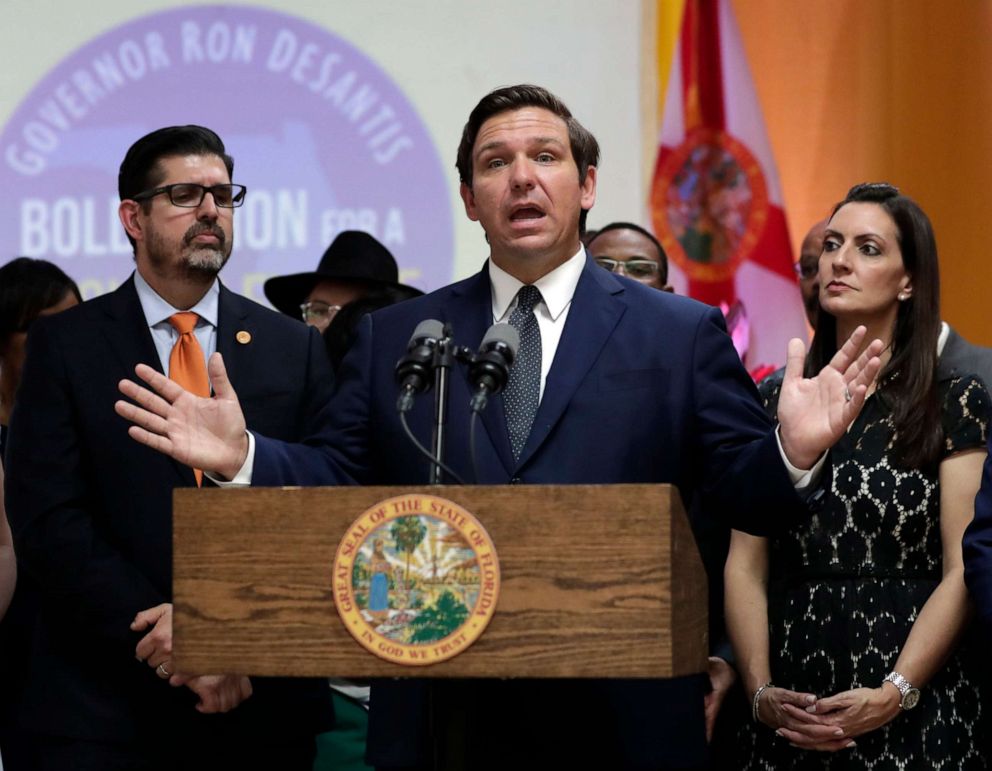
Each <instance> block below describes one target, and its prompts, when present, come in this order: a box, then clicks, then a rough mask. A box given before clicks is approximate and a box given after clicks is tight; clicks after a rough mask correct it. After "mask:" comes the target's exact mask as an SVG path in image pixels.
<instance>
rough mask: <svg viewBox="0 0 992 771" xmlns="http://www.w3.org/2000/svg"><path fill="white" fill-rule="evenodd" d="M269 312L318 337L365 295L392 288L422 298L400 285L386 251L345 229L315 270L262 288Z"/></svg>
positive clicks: (372, 240) (278, 279) (365, 235)
mask: <svg viewBox="0 0 992 771" xmlns="http://www.w3.org/2000/svg"><path fill="white" fill-rule="evenodd" d="M262 289H263V291H264V292H265V296H266V298H268V300H269V302H270V303H272V307H273V308H276V309H277V310H279V311H282V312H283V313H285V314H286V315H287V316H292V317H293V318H297V319H298V318H302V319H303V321H305V322H306V323H307V324H309V325H310V326H313V327H316V328H317V330H318V331H320V332H321V333H323V332H324V331H325V330H326V329H327V327H328V325H329V324H330V323H331V320H332V319H333V318H334V316H335V314H337V313H340V312H341V309H342V308H344V307H345V306H346V305H347V304H348V303H351V302H354V301H355V300H358V299H360V298H362V297H364V296H365V295H367V294H369V293H370V292H374V291H377V290H384V289H385V290H388V289H397V290H399V292H400V293H401V296H404V293H408V294H409V296H412V297H415V296H417V295H420V294H423V292H421V291H420V290H419V289H414V288H413V287H408V286H406V285H405V284H401V283H399V269H398V268H397V266H396V259H395V258H394V257H393V255H392V254H391V253H390V251H389V250H388V249H387V248H386V247H385V246H383V245H382V244H381V243H379V241H377V240H376V239H375V238H374V237H373V236H371V235H369V234H368V233H365V232H363V231H361V230H344V231H342V232H341V233H339V234H338V235H337V236H336V237H335V238H334V240H333V241H332V242H331V245H330V246H328V247H327V250H326V251H325V252H324V254H323V256H322V257H321V258H320V262H319V263H318V264H317V270H314V271H308V272H305V273H293V274H291V275H288V276H274V277H273V278H270V279H269V280H268V281H266V282H265V284H264V286H263V287H262Z"/></svg>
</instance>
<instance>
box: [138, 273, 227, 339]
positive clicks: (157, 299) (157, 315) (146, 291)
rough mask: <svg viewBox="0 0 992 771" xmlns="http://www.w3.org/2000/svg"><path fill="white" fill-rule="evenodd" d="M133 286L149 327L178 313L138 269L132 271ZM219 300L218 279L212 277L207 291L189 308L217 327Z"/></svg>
mask: <svg viewBox="0 0 992 771" xmlns="http://www.w3.org/2000/svg"><path fill="white" fill-rule="evenodd" d="M134 288H135V290H136V291H137V293H138V302H140V303H141V310H142V312H143V313H144V314H145V321H147V322H148V326H149V327H154V326H156V325H158V324H161V323H162V322H167V321H168V320H169V316H171V315H172V314H174V313H179V311H180V309H179V308H173V307H172V306H171V305H170V304H169V303H167V302H166V301H165V300H163V299H162V297H161V296H160V295H159V293H158V292H156V291H155V290H154V289H152V288H151V285H150V284H149V283H148V282H147V281H145V279H144V278H142V276H141V274H140V273H139V272H138V271H134ZM219 301H220V280H219V279H216V278H215V279H214V283H213V284H211V285H210V288H209V289H208V290H207V293H206V294H205V295H203V297H201V298H200V301H199V302H198V303H197V304H196V305H194V306H193V307H192V308H190V310H191V311H193V312H194V313H195V314H196V315H198V316H199V317H200V318H201V319H202V320H203V321H205V322H207V323H208V324H210V325H211V326H212V327H214V328H216V327H217V308H218V306H219Z"/></svg>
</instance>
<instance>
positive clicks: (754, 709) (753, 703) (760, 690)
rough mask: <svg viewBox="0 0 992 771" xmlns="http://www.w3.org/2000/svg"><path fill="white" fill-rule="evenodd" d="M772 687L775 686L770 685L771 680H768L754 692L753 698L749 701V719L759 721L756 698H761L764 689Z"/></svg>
mask: <svg viewBox="0 0 992 771" xmlns="http://www.w3.org/2000/svg"><path fill="white" fill-rule="evenodd" d="M774 687H775V686H774V685H772V681H771V680H769V681H768V682H767V683H765V684H764V685H763V686H761V687H760V688H758V690H756V691H755V692H754V699H752V701H751V719H752V720H753V721H754V722H755V723H760V722H761V721H760V720H758V699H760V698H761V694H763V693H764V692H765V690H766V689H768V688H774Z"/></svg>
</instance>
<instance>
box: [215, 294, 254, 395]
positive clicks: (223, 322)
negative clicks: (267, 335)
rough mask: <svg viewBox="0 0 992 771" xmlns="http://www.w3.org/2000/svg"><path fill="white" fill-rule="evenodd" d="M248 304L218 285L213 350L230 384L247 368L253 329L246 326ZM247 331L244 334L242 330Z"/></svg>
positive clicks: (237, 379) (238, 379) (250, 359)
mask: <svg viewBox="0 0 992 771" xmlns="http://www.w3.org/2000/svg"><path fill="white" fill-rule="evenodd" d="M247 319H248V306H247V303H246V302H245V300H244V298H242V297H239V296H238V295H236V294H234V293H233V292H231V291H230V290H229V289H228V288H227V287H225V286H224V285H223V284H221V285H220V299H219V300H218V308H217V351H218V352H219V353H220V355H221V356H223V357H224V367H225V368H226V369H227V377H228V379H229V380H230V381H231V383H233V384H237V383H240V382H242V381H241V379H240V376H241V375H243V374H244V373H245V371H246V370H248V369H250V367H251V363H252V341H253V340H254V332H253V331H252V330H251V329H249V328H248V326H249V325H248V321H247ZM245 333H247V334H245Z"/></svg>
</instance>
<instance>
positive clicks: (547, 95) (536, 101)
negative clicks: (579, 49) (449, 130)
mask: <svg viewBox="0 0 992 771" xmlns="http://www.w3.org/2000/svg"><path fill="white" fill-rule="evenodd" d="M524 107H540V108H541V109H544V110H548V111H549V112H552V113H554V114H555V115H557V116H558V117H559V118H561V119H562V120H563V121H565V125H566V126H567V127H568V142H569V144H570V145H571V147H572V158H574V159H575V165H576V166H578V167H579V182H580V183H582V182H585V179H586V172H588V171H589V167H590V166H596V165H598V164H599V142H597V141H596V137H594V136H593V135H592V134H591V133H590V132H589V130H588V129H586V127H585V126H583V125H582V124H581V123H579V122H578V121H577V120H576V119H575V118H574V117H572V113H571V111H569V109H568V107H566V106H565V103H564V102H563V101H561V99H559V98H558V97H557V96H555V95H554V94H552V93H551V92H550V91H548V90H547V89H546V88H541V87H540V86H532V85H528V84H526V83H525V84H521V85H518V86H505V87H503V88H497V89H496V90H495V91H490V92H489V93H488V94H486V95H485V96H484V97H482V99H481V101H480V102H479V103H478V104H477V105H476V106H475V109H474V110H472V113H471V114H470V115H469V116H468V123H466V124H465V128H464V129H462V140H461V142H460V143H459V144H458V158H457V160H456V161H455V166H456V167H457V168H458V178H459V179H460V180H461V181H462V182H463V183H464V184H465V185H467V186H468V187H469V188H471V187H472V148H473V147H475V139H476V137H477V136H478V135H479V129H480V128H482V124H483V123H485V122H486V121H487V120H489V119H490V118H492V117H493V116H494V115H499V114H500V113H504V112H509V111H511V110H519V109H522V108H524Z"/></svg>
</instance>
